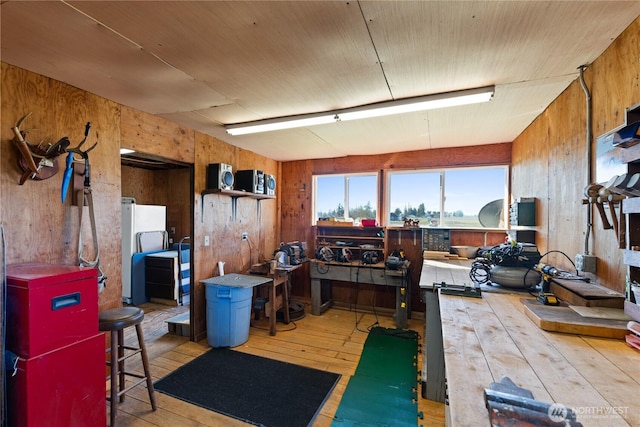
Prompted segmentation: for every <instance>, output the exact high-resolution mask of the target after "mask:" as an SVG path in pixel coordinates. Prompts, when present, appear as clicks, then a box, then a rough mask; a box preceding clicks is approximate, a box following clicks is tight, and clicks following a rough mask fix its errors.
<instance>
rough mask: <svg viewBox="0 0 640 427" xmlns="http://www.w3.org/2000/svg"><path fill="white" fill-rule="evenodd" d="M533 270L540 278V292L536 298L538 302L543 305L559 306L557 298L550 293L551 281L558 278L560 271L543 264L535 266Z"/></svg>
mask: <svg viewBox="0 0 640 427" xmlns="http://www.w3.org/2000/svg"><path fill="white" fill-rule="evenodd" d="M534 269H535V270H536V271H538V272H539V273H540V275H541V276H542V278H541V279H540V292H539V293H538V297H537V299H538V302H539V303H540V304H544V305H559V304H560V302H559V301H558V298H557V297H556V296H555V295H554V294H552V293H551V279H552V278H553V277H556V276H558V275H559V274H560V270H558V269H557V268H555V267H553V266H551V265H547V264H543V263H538V264H536V265H535V266H534Z"/></svg>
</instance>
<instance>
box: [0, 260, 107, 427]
mask: <svg viewBox="0 0 640 427" xmlns="http://www.w3.org/2000/svg"><path fill="white" fill-rule="evenodd" d="M6 347H7V349H8V350H11V351H12V352H14V353H16V354H17V355H18V357H19V361H18V365H17V368H18V370H17V372H16V375H15V376H12V377H10V378H9V377H8V379H7V386H8V389H7V397H8V408H7V414H8V418H9V427H23V426H24V427H35V426H38V427H40V426H51V427H57V426H60V427H62V426H65V427H68V426H101V425H105V423H106V402H105V397H106V394H105V393H106V387H105V365H104V361H105V356H104V354H105V339H104V334H103V333H100V332H99V331H98V274H97V270H96V269H94V268H82V267H75V266H66V265H52V264H16V265H9V266H7V342H6ZM9 375H10V374H9Z"/></svg>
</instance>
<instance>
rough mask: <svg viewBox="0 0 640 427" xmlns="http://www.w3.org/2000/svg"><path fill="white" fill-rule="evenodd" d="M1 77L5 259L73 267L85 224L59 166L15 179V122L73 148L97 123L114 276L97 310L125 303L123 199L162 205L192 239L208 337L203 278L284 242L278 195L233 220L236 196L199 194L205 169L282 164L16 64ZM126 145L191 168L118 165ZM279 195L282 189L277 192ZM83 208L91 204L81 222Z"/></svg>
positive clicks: (107, 255) (102, 217)
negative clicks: (39, 176) (63, 196)
mask: <svg viewBox="0 0 640 427" xmlns="http://www.w3.org/2000/svg"><path fill="white" fill-rule="evenodd" d="M1 77H2V92H1V93H2V99H1V103H2V104H1V124H2V128H1V129H0V140H1V141H2V144H0V221H1V222H2V223H3V225H4V227H5V231H6V240H7V246H8V250H7V263H8V264H14V263H25V262H30V263H32V262H45V263H60V264H68V265H76V264H77V245H78V230H79V227H78V209H77V207H75V206H74V205H73V204H72V203H73V200H72V198H71V197H68V198H67V200H66V202H65V204H64V205H63V204H62V203H61V201H60V186H61V179H62V178H61V177H62V173H61V171H60V172H59V173H58V174H56V175H54V176H53V177H52V178H50V179H47V180H43V181H31V180H29V181H27V182H26V183H25V184H24V185H22V186H20V185H18V179H19V177H20V174H21V171H20V170H19V169H18V166H17V163H16V162H17V158H18V153H17V150H16V148H15V147H14V145H13V144H12V143H11V142H10V141H11V139H12V138H13V133H12V131H11V128H12V127H13V126H14V125H15V123H16V121H17V120H18V119H19V118H20V117H21V116H22V115H24V114H26V113H28V112H32V113H33V114H32V116H31V117H30V118H29V119H28V120H27V121H26V122H25V127H26V128H33V129H35V130H33V131H32V132H31V133H30V138H29V141H35V142H39V141H40V139H42V138H46V137H48V138H49V139H53V140H54V141H57V140H58V139H59V138H60V137H62V136H69V138H70V139H71V141H72V145H73V146H75V145H77V143H78V142H79V141H80V140H81V139H82V136H83V133H84V125H85V123H86V122H88V121H90V122H91V123H92V129H91V135H90V137H89V138H88V141H87V143H86V147H89V146H90V145H91V144H93V143H94V142H96V141H97V142H98V145H97V147H96V148H95V149H94V150H93V151H91V152H90V154H89V156H90V164H91V176H92V188H93V193H94V204H95V208H96V221H97V230H98V242H99V247H100V261H101V266H102V268H103V270H104V272H105V274H106V275H107V276H108V280H107V288H106V289H105V291H104V292H102V293H101V294H100V297H99V305H100V310H105V309H109V308H113V307H117V306H120V305H121V298H122V283H121V275H122V273H121V271H122V270H121V243H120V234H121V218H120V199H121V197H122V196H129V197H136V198H137V199H138V201H139V202H140V203H148V204H165V205H167V227H168V228H169V229H170V228H171V227H172V226H174V227H176V233H175V236H176V239H179V238H180V237H182V236H187V235H189V236H192V237H194V241H193V246H194V249H193V263H194V271H192V272H191V274H192V282H193V283H194V285H195V291H194V296H192V308H193V310H192V312H193V316H194V317H195V321H194V322H193V324H194V328H193V330H194V334H195V336H196V339H200V338H203V337H204V336H205V334H206V330H205V329H206V316H205V310H206V305H205V292H204V287H203V286H202V285H201V284H200V283H199V281H200V280H202V279H204V278H207V277H211V276H212V275H214V274H215V275H217V274H218V272H217V269H216V265H217V262H218V261H225V262H226V265H225V271H226V272H241V271H244V270H246V269H247V268H248V267H249V266H250V265H251V263H255V262H258V261H259V260H262V259H263V258H264V257H265V256H270V255H271V254H272V253H273V250H274V249H275V248H276V247H277V246H278V244H279V242H280V237H279V236H280V232H279V228H278V227H279V226H280V220H279V218H278V215H279V207H278V206H279V203H278V201H277V200H265V201H262V202H260V203H259V204H258V202H257V201H256V200H254V199H249V198H240V199H238V203H237V217H236V220H235V221H233V220H232V218H231V198H229V197H226V196H219V195H208V196H206V197H205V198H204V199H203V198H201V195H200V194H201V191H202V190H204V189H205V187H206V169H207V165H208V164H209V163H219V162H224V163H229V164H231V165H232V166H233V168H234V171H235V170H239V169H261V170H264V171H265V172H266V173H270V174H273V175H276V177H278V176H279V173H280V171H279V167H280V166H279V163H278V162H276V161H274V160H271V159H267V158H264V157H262V156H259V155H257V154H255V153H252V152H249V151H246V150H242V149H239V148H236V147H232V146H230V145H229V144H226V143H224V142H221V141H219V140H217V139H215V138H212V137H209V136H206V135H203V134H200V133H198V132H195V131H193V130H190V129H187V128H184V127H181V126H179V125H176V124H174V123H171V122H169V121H166V120H164V119H162V118H159V117H155V116H152V115H149V114H146V113H143V112H140V111H137V110H134V109H131V108H128V107H125V106H122V105H119V104H116V103H114V102H111V101H109V100H106V99H103V98H100V97H98V96H96V95H93V94H90V93H87V92H84V91H81V90H79V89H77V88H74V87H71V86H69V85H67V84H65V83H62V82H58V81H55V80H52V79H48V78H46V77H43V76H40V75H38V74H34V73H31V72H29V71H27V70H24V69H21V68H17V67H14V66H11V65H9V64H5V63H2V68H1ZM121 146H122V147H126V148H132V149H135V150H137V151H140V152H143V153H148V154H154V155H157V156H160V157H164V158H167V159H171V160H176V161H179V162H182V163H186V164H188V165H193V166H192V168H191V169H189V168H188V169H177V170H170V171H153V172H151V171H146V170H141V169H133V168H130V167H121V165H120V154H119V149H120V147H121ZM196 159H197V160H196ZM58 161H59V162H60V161H62V168H63V169H64V156H63V157H62V158H60V159H58ZM81 169H82V168H81ZM278 192H279V191H278V189H276V194H277V196H279V194H278ZM203 201H204V203H202V202H203ZM86 211H87V208H86V207H85V221H84V224H87V223H86V218H87V214H88V212H86ZM244 231H246V232H247V233H248V234H249V243H247V242H244V243H243V242H241V238H240V235H241V233H242V232H244ZM205 235H207V236H209V238H210V241H211V245H210V246H208V247H205V246H204V236H205ZM83 239H84V243H85V247H86V250H87V251H88V250H89V249H91V247H92V240H91V239H90V231H89V228H88V227H87V226H86V225H85V226H84V227H83ZM85 255H86V256H87V257H90V256H91V255H92V254H91V253H90V252H85Z"/></svg>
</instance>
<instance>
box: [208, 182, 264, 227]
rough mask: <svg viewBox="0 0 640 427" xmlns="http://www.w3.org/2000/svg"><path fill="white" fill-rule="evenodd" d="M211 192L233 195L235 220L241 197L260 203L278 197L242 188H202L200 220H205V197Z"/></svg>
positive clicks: (232, 207) (232, 204)
mask: <svg viewBox="0 0 640 427" xmlns="http://www.w3.org/2000/svg"><path fill="white" fill-rule="evenodd" d="M209 194H221V195H224V196H229V197H231V218H232V219H233V221H235V220H236V211H237V207H238V198H239V197H249V198H251V199H256V200H257V201H258V203H260V200H265V199H275V198H276V196H272V195H269V194H259V193H251V192H249V191H240V190H223V189H219V188H213V189H207V190H202V192H200V210H201V211H200V222H204V197H205V196H207V195H209Z"/></svg>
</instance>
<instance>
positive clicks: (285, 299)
mask: <svg viewBox="0 0 640 427" xmlns="http://www.w3.org/2000/svg"><path fill="white" fill-rule="evenodd" d="M289 280H290V278H289V273H287V279H286V280H285V281H284V282H283V283H282V285H281V286H282V311H283V314H284V323H285V325H288V324H289V322H290V321H291V318H290V317H289Z"/></svg>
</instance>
